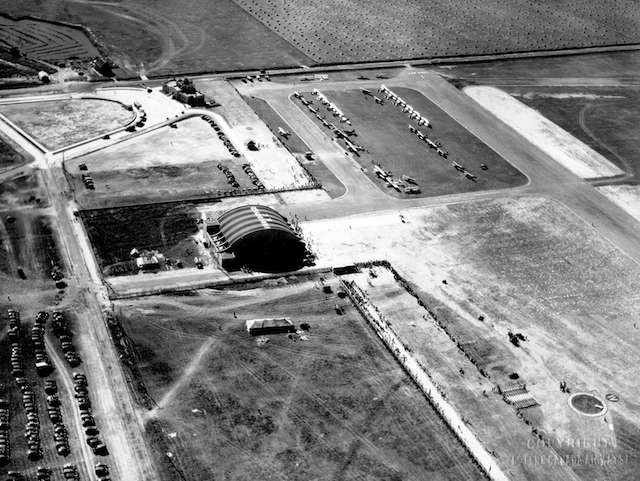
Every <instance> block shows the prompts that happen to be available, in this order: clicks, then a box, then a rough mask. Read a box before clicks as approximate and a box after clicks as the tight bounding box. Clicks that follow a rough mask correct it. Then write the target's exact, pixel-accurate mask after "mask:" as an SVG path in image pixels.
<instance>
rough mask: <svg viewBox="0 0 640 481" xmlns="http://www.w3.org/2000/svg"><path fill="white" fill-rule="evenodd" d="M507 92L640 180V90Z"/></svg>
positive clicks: (514, 89) (529, 89) (530, 89)
mask: <svg viewBox="0 0 640 481" xmlns="http://www.w3.org/2000/svg"><path fill="white" fill-rule="evenodd" d="M506 90H507V91H508V92H509V93H510V94H511V95H513V96H514V97H516V98H517V99H518V100H520V102H522V103H524V104H526V105H528V106H529V107H531V108H534V109H535V110H537V111H538V112H540V113H541V114H542V115H544V116H545V117H546V118H548V119H549V120H551V121H552V122H553V123H555V124H556V125H559V126H560V127H562V128H563V129H564V130H566V131H567V132H569V133H570V134H571V135H573V136H574V137H576V138H578V139H580V140H581V141H582V142H584V143H585V144H587V145H588V146H589V147H591V148H592V149H593V150H595V151H596V152H598V153H600V154H601V155H603V156H604V157H606V158H607V159H608V160H609V161H611V162H613V163H614V164H615V165H616V166H618V167H619V168H620V169H622V170H624V171H625V172H626V173H628V174H630V175H632V176H633V178H634V179H635V180H640V176H639V175H638V174H640V156H639V155H638V154H640V137H639V136H638V125H640V92H638V90H637V89H635V88H626V87H600V88H598V87H543V86H540V87H508V88H506Z"/></svg>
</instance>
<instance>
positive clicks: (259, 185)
mask: <svg viewBox="0 0 640 481" xmlns="http://www.w3.org/2000/svg"><path fill="white" fill-rule="evenodd" d="M242 170H244V172H245V174H247V175H248V176H249V179H251V182H252V183H253V185H255V186H256V187H257V188H258V189H259V190H264V184H263V183H262V181H261V180H260V179H258V176H257V175H256V173H255V172H254V171H253V169H252V168H251V165H250V164H242Z"/></svg>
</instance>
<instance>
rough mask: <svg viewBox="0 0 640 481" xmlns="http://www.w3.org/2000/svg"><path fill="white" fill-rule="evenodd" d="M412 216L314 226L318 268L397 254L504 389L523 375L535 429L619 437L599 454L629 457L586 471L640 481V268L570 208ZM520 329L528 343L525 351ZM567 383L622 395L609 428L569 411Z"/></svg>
mask: <svg viewBox="0 0 640 481" xmlns="http://www.w3.org/2000/svg"><path fill="white" fill-rule="evenodd" d="M402 214H403V216H404V222H401V221H400V220H399V219H398V216H397V215H395V214H394V215H391V214H389V215H378V216H372V217H371V218H370V219H365V218H358V219H355V218H349V219H346V220H345V222H343V223H339V222H337V221H336V220H335V219H332V220H331V225H328V223H326V222H318V223H317V225H315V226H314V225H313V223H308V224H306V225H305V224H303V225H302V229H303V232H304V233H305V235H306V236H308V237H309V238H310V239H311V245H312V246H313V247H314V248H315V251H316V252H317V255H318V262H333V265H342V264H338V262H342V261H343V259H345V258H350V259H352V260H353V259H358V260H360V259H362V258H363V257H365V256H366V255H367V254H368V255H369V256H371V255H372V253H374V254H375V255H377V256H379V257H378V258H386V259H388V260H389V261H390V262H391V263H392V265H394V267H396V268H397V269H398V270H399V271H400V272H401V273H402V274H403V275H404V276H405V277H406V278H407V279H408V280H409V281H411V282H413V283H414V286H415V288H416V291H417V292H418V293H419V294H420V295H421V296H423V298H424V299H425V302H426V304H427V305H430V306H431V310H433V311H434V312H435V313H436V315H437V316H438V317H439V318H441V320H442V322H443V323H444V324H445V325H446V326H447V329H448V330H449V332H450V333H451V335H452V336H453V337H454V338H455V339H456V342H457V343H459V344H460V345H461V346H463V347H464V349H465V350H467V351H468V352H469V354H470V356H472V357H473V358H474V359H476V361H477V363H478V365H479V367H481V368H482V369H484V370H485V371H486V372H487V373H488V374H489V376H491V378H492V379H493V380H494V381H495V382H498V383H502V382H508V381H509V374H511V373H514V372H515V373H517V374H518V375H519V379H520V380H521V381H522V382H525V383H526V384H527V386H528V389H529V391H530V392H531V393H532V395H533V397H534V398H535V399H536V400H537V401H538V402H539V403H540V415H539V416H536V417H534V418H532V419H530V422H532V425H533V426H538V427H539V430H540V429H542V430H543V431H544V432H545V433H546V435H547V436H548V437H550V438H551V439H552V440H554V441H557V440H566V439H585V438H606V439H608V440H611V439H612V436H614V435H615V440H616V442H617V445H616V447H615V449H614V450H613V451H611V450H610V449H606V450H601V451H599V452H600V453H601V454H609V453H611V452H613V453H615V454H619V455H622V456H627V460H626V461H625V462H624V463H618V462H616V463H615V464H609V465H598V464H596V465H593V464H592V465H575V466H572V468H573V469H574V471H576V472H577V473H578V474H579V475H580V476H583V477H584V479H603V478H604V479H607V478H610V479H628V478H629V477H631V478H633V474H632V473H634V472H637V471H638V469H640V465H639V463H640V409H639V408H638V404H637V402H636V399H637V398H638V397H640V391H639V389H638V386H637V383H635V381H633V380H631V378H629V377H628V375H627V372H628V369H629V366H633V365H635V363H637V362H640V349H638V345H640V344H638V343H639V341H640V331H639V330H638V328H637V322H636V319H638V317H639V316H640V307H639V306H640V303H639V300H640V299H639V296H638V288H639V287H640V286H639V285H638V283H639V279H640V276H639V273H640V270H639V268H638V266H637V265H636V264H635V263H633V262H632V261H631V260H629V259H628V258H627V257H626V256H625V255H624V254H623V253H621V252H620V251H619V250H617V249H616V248H615V247H613V246H612V245H611V244H610V243H609V242H608V241H607V240H606V239H604V238H602V237H601V236H600V234H599V233H598V232H597V231H596V230H594V229H593V228H592V227H591V225H590V224H586V223H585V222H583V221H582V220H581V219H580V218H578V217H576V216H575V214H573V213H572V212H571V211H570V210H568V209H566V208H565V207H563V206H562V205H560V204H556V203H554V202H550V201H548V200H544V199H540V198H522V199H517V200H516V199H510V200H499V201H491V202H474V203H467V204H456V205H450V206H446V207H438V208H433V209H429V210H425V211H414V210H407V211H404V212H402ZM380 232H382V233H384V234H383V235H381V234H380ZM337 240H339V241H337ZM416 253H419V254H416ZM334 259H335V262H334V261H333V260H334ZM443 280H445V281H447V283H446V284H445V283H443ZM480 316H482V320H481V319H480ZM510 331H511V332H512V333H518V332H519V333H522V334H523V335H524V336H525V337H526V338H527V340H526V341H524V342H523V343H522V344H521V346H520V347H516V346H514V345H513V344H512V343H511V342H510V341H509V336H508V333H509V332H510ZM561 380H564V381H566V382H567V384H568V386H569V388H570V389H571V391H572V392H579V391H584V392H593V393H595V394H598V395H599V396H604V395H605V394H606V393H609V392H613V393H618V395H619V397H620V402H618V403H609V405H608V407H609V412H608V413H607V415H606V422H605V421H604V420H603V418H583V417H581V416H580V415H579V414H577V413H575V412H574V411H573V410H571V409H570V408H569V407H568V404H567V395H566V394H564V393H562V392H561V391H560V389H559V383H560V381H561ZM525 448H526V447H523V450H525ZM595 451H596V452H598V448H596V449H595ZM560 452H561V453H562V454H566V453H569V454H571V449H567V446H566V445H564V447H563V448H562V449H561V450H560ZM590 452H591V453H592V452H593V448H584V449H583V450H582V451H581V454H582V455H584V454H588V453H590Z"/></svg>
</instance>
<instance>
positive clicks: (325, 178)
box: [244, 97, 346, 198]
mask: <svg viewBox="0 0 640 481" xmlns="http://www.w3.org/2000/svg"><path fill="white" fill-rule="evenodd" d="M244 100H245V101H246V102H247V104H249V106H250V107H251V108H252V109H253V110H254V111H255V113H256V114H257V115H258V117H260V119H261V120H262V121H263V122H264V123H265V124H267V127H269V130H271V132H272V133H273V135H274V136H275V137H277V138H278V140H279V141H280V142H281V143H282V145H284V146H285V147H286V148H287V149H288V150H289V151H290V152H291V153H292V154H294V155H295V156H296V157H297V158H298V160H299V162H301V163H302V165H304V167H305V169H306V170H307V171H308V172H309V173H310V174H311V176H312V177H313V178H314V179H316V180H317V181H318V182H320V184H322V188H323V189H324V190H325V191H327V193H328V194H329V196H331V197H332V198H334V197H339V196H340V195H342V194H344V193H345V190H346V189H345V187H344V185H342V183H341V182H340V181H339V180H338V179H337V178H336V176H335V175H333V173H332V172H331V171H330V170H329V169H328V168H327V167H326V166H325V165H324V164H323V163H322V161H321V160H318V159H314V160H307V159H306V158H305V156H304V153H305V152H308V151H309V150H310V149H309V147H308V146H307V145H306V144H305V143H304V142H303V141H302V139H301V138H300V137H299V136H298V135H297V134H296V132H295V129H292V128H291V127H290V126H289V124H287V123H286V122H285V121H284V120H283V119H282V117H280V115H278V113H276V112H275V111H274V110H273V109H272V108H271V106H270V105H269V104H268V103H267V102H265V101H264V100H262V99H259V98H256V97H245V99H244ZM278 128H283V129H284V130H285V131H287V132H289V133H290V134H291V135H289V136H288V137H287V138H284V137H282V136H281V135H280V134H279V131H278Z"/></svg>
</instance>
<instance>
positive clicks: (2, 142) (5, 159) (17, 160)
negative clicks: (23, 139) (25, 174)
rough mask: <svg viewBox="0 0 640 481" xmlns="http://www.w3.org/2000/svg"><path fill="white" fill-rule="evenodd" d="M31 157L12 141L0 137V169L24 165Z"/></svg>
mask: <svg viewBox="0 0 640 481" xmlns="http://www.w3.org/2000/svg"><path fill="white" fill-rule="evenodd" d="M29 160H31V157H30V156H29V155H28V154H27V153H26V152H25V151H24V150H22V149H21V148H20V147H18V146H17V145H16V144H15V143H14V142H13V141H11V140H9V139H7V138H6V137H3V136H0V169H4V168H6V167H13V166H16V165H20V164H23V163H26V162H27V161H29Z"/></svg>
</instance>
